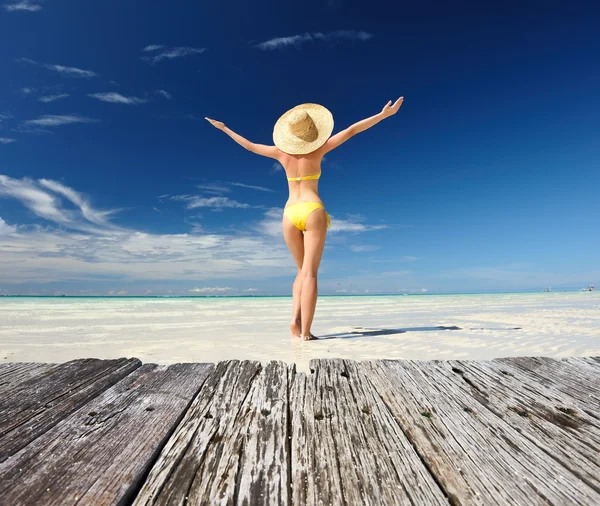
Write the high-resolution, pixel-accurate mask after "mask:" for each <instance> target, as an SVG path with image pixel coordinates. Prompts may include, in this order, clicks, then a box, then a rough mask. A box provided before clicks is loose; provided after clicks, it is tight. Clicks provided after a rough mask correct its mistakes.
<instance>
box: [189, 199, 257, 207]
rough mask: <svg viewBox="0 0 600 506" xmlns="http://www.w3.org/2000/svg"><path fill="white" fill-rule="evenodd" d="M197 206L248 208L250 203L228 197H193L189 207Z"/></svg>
mask: <svg viewBox="0 0 600 506" xmlns="http://www.w3.org/2000/svg"><path fill="white" fill-rule="evenodd" d="M197 207H212V208H216V209H223V208H226V207H232V208H240V209H248V208H249V207H251V206H250V204H244V203H242V202H238V201H237V200H232V199H230V198H227V197H191V198H190V199H189V202H188V204H187V208H188V209H195V208H197Z"/></svg>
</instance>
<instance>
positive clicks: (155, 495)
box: [134, 361, 291, 505]
mask: <svg viewBox="0 0 600 506" xmlns="http://www.w3.org/2000/svg"><path fill="white" fill-rule="evenodd" d="M288 373H290V374H291V372H289V371H288V366H287V365H286V364H284V363H282V362H269V363H268V364H267V366H266V367H265V368H264V369H263V368H261V365H260V363H258V362H250V361H244V362H241V363H240V362H238V361H231V362H221V363H219V364H218V365H217V368H216V371H215V373H214V374H213V375H212V376H211V377H210V378H209V379H208V380H207V383H206V385H205V387H204V388H203V389H202V391H201V392H200V395H199V396H198V398H197V399H196V400H195V401H194V403H193V404H192V406H191V407H190V409H189V410H188V413H187V414H186V417H185V419H184V420H183V421H182V423H181V424H180V425H179V427H178V428H177V430H176V431H175V433H174V434H173V436H172V437H171V439H170V440H169V442H168V443H167V445H166V446H165V448H164V449H163V451H162V453H161V455H160V457H159V459H158V461H157V462H156V464H155V465H154V466H153V468H152V470H151V472H150V474H149V476H148V479H147V480H146V483H145V484H144V486H143V487H142V489H141V490H140V492H139V494H138V496H137V498H136V499H135V501H134V504H136V505H140V504H166V505H171V504H183V503H189V504H215V503H219V504H236V503H241V504H252V505H254V504H288V502H289V476H288V461H289V458H288V453H289V450H288V445H289V443H288V429H287V427H288V413H287V412H288V407H287V404H288V403H287V388H288Z"/></svg>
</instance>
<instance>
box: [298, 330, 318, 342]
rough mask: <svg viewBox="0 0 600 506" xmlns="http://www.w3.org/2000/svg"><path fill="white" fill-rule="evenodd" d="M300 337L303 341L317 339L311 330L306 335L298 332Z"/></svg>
mask: <svg viewBox="0 0 600 506" xmlns="http://www.w3.org/2000/svg"><path fill="white" fill-rule="evenodd" d="M300 339H303V340H304V341H314V340H315V339H319V338H318V337H317V336H315V335H313V333H312V332H310V333H309V334H308V335H307V336H305V335H303V334H300Z"/></svg>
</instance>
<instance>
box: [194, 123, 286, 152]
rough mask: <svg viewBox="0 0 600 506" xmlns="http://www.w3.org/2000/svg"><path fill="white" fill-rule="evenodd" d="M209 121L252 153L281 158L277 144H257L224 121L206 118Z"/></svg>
mask: <svg viewBox="0 0 600 506" xmlns="http://www.w3.org/2000/svg"><path fill="white" fill-rule="evenodd" d="M204 119H205V120H206V121H208V122H209V123H210V124H211V125H212V126H214V127H215V128H217V129H218V130H222V131H223V132H225V133H226V134H227V135H229V137H231V138H232V139H233V140H234V141H235V142H237V143H238V144H239V145H240V146H242V147H244V148H246V149H247V150H248V151H252V153H256V154H257V155H261V156H266V157H268V158H275V159H276V160H277V159H279V156H280V154H281V151H279V148H278V147H277V146H267V145H265V144H255V143H254V142H250V141H249V140H248V139H246V138H244V137H242V136H241V135H239V134H236V133H235V132H234V131H233V130H231V129H230V128H228V127H226V126H225V124H224V123H222V122H221V121H215V120H214V119H210V118H204Z"/></svg>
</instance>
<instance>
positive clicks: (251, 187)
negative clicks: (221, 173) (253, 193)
mask: <svg viewBox="0 0 600 506" xmlns="http://www.w3.org/2000/svg"><path fill="white" fill-rule="evenodd" d="M229 184H231V185H232V186H240V187H241V188H249V189H251V190H259V191H261V192H274V191H275V190H271V189H270V188H265V187H263V186H253V185H249V184H243V183H229Z"/></svg>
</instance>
